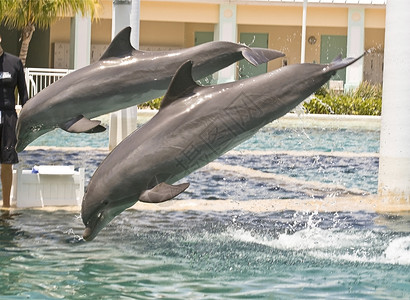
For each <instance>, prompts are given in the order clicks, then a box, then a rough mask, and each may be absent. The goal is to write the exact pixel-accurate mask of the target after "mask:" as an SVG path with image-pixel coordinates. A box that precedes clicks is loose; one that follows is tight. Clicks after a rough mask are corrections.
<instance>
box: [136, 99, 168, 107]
mask: <svg viewBox="0 0 410 300" xmlns="http://www.w3.org/2000/svg"><path fill="white" fill-rule="evenodd" d="M162 98H164V97H160V98H156V99H152V100H150V101H148V102H145V103H142V104H139V105H138V108H149V109H159V107H160V106H161V101H162Z"/></svg>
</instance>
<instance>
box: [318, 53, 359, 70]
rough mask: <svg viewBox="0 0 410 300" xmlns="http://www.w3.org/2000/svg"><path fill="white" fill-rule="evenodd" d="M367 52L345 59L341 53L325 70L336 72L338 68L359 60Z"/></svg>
mask: <svg viewBox="0 0 410 300" xmlns="http://www.w3.org/2000/svg"><path fill="white" fill-rule="evenodd" d="M365 54H366V52H364V53H363V54H362V55H360V56H358V57H348V58H344V59H342V55H339V56H337V57H336V58H335V59H334V60H333V61H332V62H331V63H330V64H329V66H328V67H327V68H325V71H326V72H334V73H336V71H337V70H340V69H343V68H346V67H347V66H350V65H351V64H353V63H354V62H356V61H358V60H359V59H361V58H362V57H363V56H364V55H365Z"/></svg>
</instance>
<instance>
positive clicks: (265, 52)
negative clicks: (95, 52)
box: [16, 27, 284, 152]
mask: <svg viewBox="0 0 410 300" xmlns="http://www.w3.org/2000/svg"><path fill="white" fill-rule="evenodd" d="M130 30H131V29H130V27H127V28H125V29H123V30H122V31H121V32H120V33H118V35H117V36H116V37H115V38H114V40H113V41H112V42H111V44H110V45H109V47H108V48H107V50H106V51H105V53H104V54H103V55H102V57H101V58H100V60H99V61H98V62H95V63H93V64H91V65H89V66H86V67H84V68H81V69H79V70H77V71H75V72H72V73H70V74H68V75H66V76H64V77H63V78H61V79H60V80H58V81H57V82H55V83H53V84H52V85H50V86H48V87H47V88H45V89H44V90H42V91H41V92H39V93H38V94H37V95H35V96H34V97H33V98H32V99H30V100H29V101H28V102H27V103H26V104H25V105H24V107H23V109H22V110H21V113H20V115H19V119H18V122H17V139H18V142H17V146H16V150H17V151H18V152H21V151H22V150H23V149H24V148H25V147H26V146H27V145H28V144H29V143H31V142H32V141H34V140H35V139H36V138H38V137H39V136H41V135H43V134H44V133H46V132H48V131H51V130H53V129H55V128H61V129H63V130H65V131H68V132H74V133H79V132H100V131H104V130H105V128H104V127H102V126H101V125H100V122H99V121H95V120H94V121H91V120H90V119H91V118H95V117H97V116H100V115H103V114H106V113H109V112H113V111H117V110H119V109H122V108H126V107H130V106H133V105H137V104H140V103H144V102H146V101H149V100H151V99H155V98H158V97H161V96H163V95H164V93H165V92H166V89H167V87H168V85H169V83H170V82H171V79H172V76H173V75H174V74H175V72H176V71H177V70H178V68H179V67H180V66H181V64H183V63H184V62H186V61H187V60H192V61H193V63H194V66H193V77H194V79H195V80H197V79H201V78H203V77H205V76H208V75H210V74H212V73H214V72H216V71H218V70H220V69H223V68H225V67H227V66H229V65H230V64H232V63H234V62H236V61H238V60H241V59H243V58H245V59H247V60H248V61H249V62H250V63H252V64H254V65H258V64H261V63H266V62H268V61H270V60H272V59H275V58H278V57H281V56H284V54H283V53H281V52H279V51H275V50H270V49H262V48H249V47H247V46H245V45H241V44H235V43H230V42H210V43H206V44H202V45H199V46H195V47H192V48H188V49H181V50H173V51H161V52H157V51H155V52H148V51H137V50H135V49H134V48H133V47H132V46H131V44H130Z"/></svg>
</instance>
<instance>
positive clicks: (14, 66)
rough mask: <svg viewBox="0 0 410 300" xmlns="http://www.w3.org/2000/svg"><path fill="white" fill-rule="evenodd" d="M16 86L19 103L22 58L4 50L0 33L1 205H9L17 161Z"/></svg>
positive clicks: (22, 93)
mask: <svg viewBox="0 0 410 300" xmlns="http://www.w3.org/2000/svg"><path fill="white" fill-rule="evenodd" d="M16 87H17V89H18V93H19V96H20V103H21V105H24V104H25V103H26V101H27V100H28V94H27V87H26V81H25V76H24V68H23V64H22V62H21V60H20V59H19V58H18V57H16V56H14V55H11V54H10V53H6V52H4V51H3V48H2V46H1V35H0V164H1V173H0V176H1V185H2V191H3V207H10V192H11V184H12V180H13V168H12V167H13V164H16V163H18V156H17V152H16V150H15V146H16V142H17V138H16V122H17V113H16V108H15V106H16V99H15V90H16Z"/></svg>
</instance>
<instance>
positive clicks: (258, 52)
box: [242, 48, 285, 66]
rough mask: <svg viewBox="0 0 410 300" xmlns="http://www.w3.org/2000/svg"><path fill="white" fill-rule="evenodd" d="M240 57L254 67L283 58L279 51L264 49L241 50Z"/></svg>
mask: <svg viewBox="0 0 410 300" xmlns="http://www.w3.org/2000/svg"><path fill="white" fill-rule="evenodd" d="M242 55H243V57H244V58H245V59H246V60H247V61H249V62H250V63H251V64H253V65H254V66H257V65H260V64H263V63H267V62H268V61H271V60H273V59H275V58H278V57H283V56H285V54H284V53H282V52H280V51H276V50H271V49H264V48H247V49H244V50H242Z"/></svg>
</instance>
